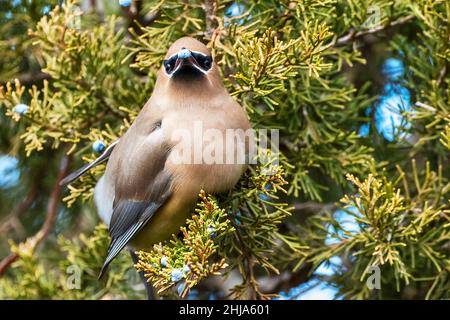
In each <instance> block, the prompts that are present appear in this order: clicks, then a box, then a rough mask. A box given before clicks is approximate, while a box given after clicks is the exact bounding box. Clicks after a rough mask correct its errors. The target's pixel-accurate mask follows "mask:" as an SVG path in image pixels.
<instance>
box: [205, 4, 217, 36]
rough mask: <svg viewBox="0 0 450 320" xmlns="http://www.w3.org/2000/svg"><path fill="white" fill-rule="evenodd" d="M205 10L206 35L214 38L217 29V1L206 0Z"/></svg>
mask: <svg viewBox="0 0 450 320" xmlns="http://www.w3.org/2000/svg"><path fill="white" fill-rule="evenodd" d="M203 10H204V11H205V15H206V35H207V36H208V37H212V35H213V34H214V32H215V31H216V28H217V18H216V12H217V2H216V1H215V0H205V2H204V4H203Z"/></svg>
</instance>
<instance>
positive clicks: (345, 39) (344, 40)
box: [333, 15, 415, 47]
mask: <svg viewBox="0 0 450 320" xmlns="http://www.w3.org/2000/svg"><path fill="white" fill-rule="evenodd" d="M414 18H415V17H414V16H413V15H409V16H406V17H401V18H398V19H397V20H393V21H390V22H388V23H387V24H385V25H380V26H377V27H375V28H372V29H368V30H363V31H358V32H356V31H354V30H353V31H351V32H349V33H348V34H346V35H345V36H342V37H340V38H337V39H336V41H335V42H334V44H333V46H334V47H340V46H343V45H346V44H348V43H350V42H352V41H354V40H356V39H358V38H361V37H363V36H366V35H369V34H374V33H378V32H380V31H383V30H386V29H388V28H392V27H395V26H398V25H401V24H405V23H407V22H409V21H411V20H413V19H414Z"/></svg>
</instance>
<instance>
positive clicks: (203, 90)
mask: <svg viewBox="0 0 450 320" xmlns="http://www.w3.org/2000/svg"><path fill="white" fill-rule="evenodd" d="M229 130H232V131H236V132H238V134H237V135H236V136H237V137H238V139H240V141H241V142H242V141H243V140H245V137H244V138H243V136H245V133H244V132H248V131H249V130H251V127H250V123H249V121H248V119H247V115H246V113H245V111H244V110H243V108H242V107H241V106H240V105H239V104H238V103H237V102H236V101H235V100H234V99H233V98H232V97H231V96H230V95H229V93H228V92H227V90H226V88H225V86H224V84H223V82H222V79H221V76H220V74H219V70H218V67H217V65H216V63H215V62H214V61H213V58H212V56H211V53H210V51H209V49H208V48H207V47H206V46H205V45H204V44H202V43H201V42H199V41H197V40H195V39H193V38H189V37H184V38H181V39H179V40H177V41H176V42H175V43H173V45H172V46H171V47H170V49H169V50H168V52H167V54H166V56H165V59H164V62H163V65H162V67H161V69H160V70H159V72H158V75H157V80H156V82H155V86H154V90H153V93H152V95H151V97H150V99H149V100H148V101H147V103H146V104H145V105H144V107H143V108H142V110H141V111H140V113H139V115H138V116H137V118H136V119H135V121H134V122H133V124H132V125H131V126H130V128H129V129H128V131H127V132H126V133H125V134H124V135H123V136H122V137H121V138H120V139H119V140H118V141H117V142H116V143H115V144H114V145H112V146H110V147H109V148H108V149H107V150H105V152H104V153H103V154H102V155H101V156H100V157H99V158H98V159H97V160H95V161H94V162H93V163H92V164H89V165H87V166H85V167H83V168H81V169H80V170H78V171H77V172H75V173H74V174H72V175H70V176H68V177H67V178H66V179H65V181H64V182H65V183H67V182H70V181H73V180H74V179H76V178H77V177H78V176H80V175H81V174H83V173H84V172H86V171H87V170H89V169H90V168H91V167H93V166H95V165H96V164H98V163H101V162H103V161H106V160H108V158H109V160H108V162H107V165H106V170H105V173H104V175H103V176H102V177H101V178H100V179H99V181H98V183H97V185H96V187H95V190H94V200H95V204H96V206H97V210H98V213H99V215H100V217H101V218H102V219H103V220H104V221H105V223H107V224H109V233H110V236H111V243H110V246H109V249H108V255H107V258H106V260H105V262H104V265H103V268H102V271H101V273H100V277H101V276H102V275H103V274H104V272H105V270H106V269H107V267H108V265H109V264H110V262H111V261H112V260H113V259H114V258H115V257H116V256H117V254H118V253H119V252H120V251H121V250H122V249H123V248H124V247H125V246H127V245H128V246H129V247H131V248H132V249H134V250H141V249H150V248H152V246H153V244H156V243H159V242H161V241H164V240H167V239H170V237H171V235H172V234H176V233H177V232H178V231H179V228H180V226H182V225H183V224H184V223H185V221H186V219H187V218H188V217H189V214H190V213H191V212H192V211H193V208H194V207H195V204H196V202H197V198H198V194H199V192H200V190H202V189H203V190H204V191H205V192H207V193H220V192H225V191H228V190H230V189H232V188H233V186H234V185H235V184H236V182H237V181H238V179H239V178H240V176H241V175H242V173H243V172H244V170H245V168H246V164H245V163H246V161H237V159H236V154H237V153H239V152H241V151H242V150H241V149H242V144H241V145H239V144H238V143H237V144H236V145H233V146H232V147H231V148H230V147H229V145H228V144H227V143H228V142H229V141H226V142H227V143H226V142H225V141H224V140H222V139H221V138H220V136H221V137H223V139H225V137H227V132H228V131H229ZM218 137H219V138H218ZM247 137H248V135H247ZM233 139H234V138H233ZM233 141H234V140H233ZM244 145H245V147H244V149H245V150H244V153H245V156H246V159H247V160H248V148H247V146H248V144H247V142H245V143H244ZM239 146H241V147H239ZM198 150H200V151H198ZM211 150H212V151H213V152H211ZM205 151H210V152H209V153H208V152H206V155H210V156H213V158H214V157H215V158H214V159H215V160H217V159H219V160H224V159H225V158H226V159H234V160H235V161H210V160H211V159H206V160H205V159H204V158H203V156H205ZM221 152H223V153H224V154H222V155H220V154H221ZM230 153H231V157H229V156H230ZM199 158H201V159H200V161H199ZM95 162H96V163H95Z"/></svg>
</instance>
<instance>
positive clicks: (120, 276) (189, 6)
mask: <svg viewBox="0 0 450 320" xmlns="http://www.w3.org/2000/svg"><path fill="white" fill-rule="evenodd" d="M85 2H86V1H83V2H82V3H80V2H77V1H74V0H67V1H63V2H61V3H60V1H40V0H36V1H31V2H28V1H3V2H2V3H1V4H0V9H1V10H0V26H1V27H0V31H1V32H0V49H1V51H2V52H3V53H4V54H2V59H1V61H0V84H1V87H0V110H1V113H0V152H1V153H3V154H8V155H10V156H13V157H16V158H17V159H18V161H19V162H18V166H19V168H20V172H21V175H20V180H19V182H20V183H19V185H18V186H15V187H9V188H8V189H7V188H3V187H0V191H1V192H0V230H2V232H1V234H0V239H1V242H0V256H1V257H3V256H5V257H11V260H14V262H13V263H12V264H11V266H10V267H9V268H5V270H6V269H7V270H6V272H5V273H4V274H3V275H1V278H0V297H2V298H20V299H38V298H41V299H55V298H57V299H58V298H61V299H107V298H120V299H132V298H143V297H144V292H143V290H142V288H141V287H140V286H139V285H138V282H139V279H138V278H137V273H136V272H135V270H133V269H134V268H132V262H131V260H130V258H129V256H128V254H127V253H126V252H123V253H122V254H121V255H120V256H119V259H117V261H116V260H115V261H114V262H113V263H112V264H111V268H110V270H109V273H108V275H107V277H106V279H104V280H102V281H98V280H97V275H98V272H99V270H100V268H101V266H102V263H103V259H104V257H105V255H106V251H107V245H108V236H107V228H106V226H104V225H102V224H99V220H98V218H97V217H96V215H95V210H94V206H93V201H92V195H93V188H94V186H95V184H96V181H97V180H98V179H99V178H100V176H101V175H102V173H103V171H104V169H105V165H100V166H98V167H96V168H95V169H93V170H91V171H90V172H89V173H88V174H86V175H85V176H83V177H82V178H81V179H80V180H78V181H77V182H74V183H73V184H72V185H70V186H69V188H68V189H67V190H61V189H60V188H58V187H57V186H58V181H59V180H60V179H61V175H64V174H65V173H67V171H68V170H69V167H70V168H71V169H74V168H76V167H79V166H81V165H82V164H84V163H86V162H89V161H92V160H93V159H95V158H96V157H97V156H98V153H97V151H98V144H99V143H100V144H102V145H105V146H108V145H110V144H111V143H112V142H114V141H115V140H117V139H118V138H119V137H120V136H121V135H122V134H123V133H124V132H125V131H126V130H127V128H128V127H129V126H130V124H131V123H132V121H133V120H134V118H135V117H136V116H137V113H138V112H139V110H140V109H141V107H142V106H143V105H144V104H145V102H146V101H147V99H148V98H149V96H150V94H151V92H152V89H153V86H154V83H155V78H156V72H157V71H158V70H159V68H160V67H161V63H162V60H163V57H164V55H165V53H166V51H167V49H168V47H169V46H170V45H171V44H172V43H173V42H174V41H175V40H176V39H178V38H179V37H182V36H185V35H190V36H194V37H197V38H198V39H199V40H201V41H203V42H204V43H206V44H207V45H208V47H210V48H211V50H212V52H213V55H214V58H215V61H216V63H217V64H218V65H219V67H220V72H221V74H222V77H223V79H224V82H225V85H226V87H227V89H228V90H229V92H230V93H231V94H232V95H233V97H234V98H235V99H236V100H237V101H238V102H239V103H240V104H241V105H242V106H243V108H245V110H246V111H247V113H248V116H249V118H250V120H251V123H252V125H253V127H254V128H255V129H257V130H261V129H278V130H279V132H280V137H279V144H280V146H279V150H278V151H279V154H276V153H273V154H259V156H260V157H261V158H264V159H265V160H266V161H263V162H262V163H261V164H259V165H254V166H250V167H249V168H248V170H247V171H246V173H245V174H244V176H243V177H242V178H241V180H240V181H239V183H238V184H237V186H236V187H235V188H234V190H232V191H230V192H229V193H227V194H222V195H215V196H214V197H213V196H212V195H207V194H205V193H204V192H201V193H200V196H199V202H198V206H197V210H196V212H195V213H194V215H193V216H192V218H190V219H188V221H187V222H186V226H184V227H182V228H181V230H180V233H179V234H177V235H173V239H172V240H171V241H167V242H165V243H161V244H157V245H155V246H154V248H153V250H152V251H150V252H139V253H138V256H139V262H138V263H137V264H136V266H135V267H136V268H137V269H138V270H141V271H142V272H144V274H145V276H146V277H147V278H148V279H149V280H150V281H151V282H152V283H153V285H154V287H155V289H156V290H157V291H158V292H159V294H161V296H162V297H177V298H185V297H187V296H189V294H192V293H193V292H200V295H199V296H200V297H203V298H204V297H208V295H209V294H210V293H212V292H216V293H217V291H218V292H219V293H220V294H221V296H222V297H227V298H235V299H246V298H254V299H270V298H273V297H274V296H276V294H277V293H279V292H280V291H288V290H289V289H290V288H293V287H295V286H298V285H300V284H302V283H307V282H308V281H311V280H314V279H318V280H320V281H324V282H326V283H327V284H329V285H330V286H332V287H334V288H336V292H337V294H336V298H339V297H340V298H345V299H369V298H370V299H387V298H391V299H399V298H400V299H401V298H404V299H407V298H408V299H412V298H414V299H417V298H420V299H448V298H450V250H449V245H450V211H449V210H450V204H449V191H450V184H449V178H450V173H449V172H448V170H447V167H448V163H449V160H448V154H449V149H450V123H449V119H450V117H449V115H450V106H449V102H450V80H449V76H448V74H449V70H448V69H449V68H450V64H449V63H450V39H449V33H450V3H449V2H448V1H445V0H387V1H386V0H383V1H381V0H380V1H378V0H349V1H341V0H295V1H294V0H282V1H272V0H262V1H254V0H248V1H229V0H223V1H222V0H203V1H172V0H157V1H156V0H148V1H132V2H131V4H130V6H123V7H119V5H118V4H114V5H113V4H112V2H109V1H93V2H92V3H97V7H90V6H89V5H87V4H86V3H87V2H86V3H85ZM27 30H28V31H27ZM389 57H396V58H399V59H401V60H402V61H403V63H404V65H405V69H406V73H405V77H401V78H395V79H392V83H393V84H394V85H402V86H405V87H406V88H408V90H409V92H410V94H411V102H412V103H413V104H414V107H413V108H411V110H409V111H405V113H404V114H403V116H404V117H405V118H406V119H407V120H408V122H409V123H410V125H408V126H405V127H404V128H402V130H403V131H404V132H405V134H404V135H400V136H398V137H395V139H393V140H392V141H388V140H386V139H385V138H384V137H383V134H381V132H378V130H379V128H377V126H376V124H375V111H376V110H375V109H376V106H377V101H378V100H379V99H378V95H379V94H381V93H382V85H383V82H384V80H383V75H382V74H381V65H382V63H383V60H385V59H386V58H389ZM366 122H369V124H370V133H369V134H368V135H366V136H363V135H362V134H360V133H358V132H359V128H360V127H361V125H363V124H365V123H366ZM94 144H96V145H97V146H96V147H94V146H93V145H94ZM276 156H278V160H279V161H278V162H277V161H276V160H277V158H276ZM268 159H269V161H267V160H268ZM267 172H270V173H271V174H269V175H268V174H267ZM199 192H200V190H199ZM58 199H64V204H61V205H60V206H58ZM338 213H340V214H342V213H345V215H346V216H347V217H349V218H351V219H352V221H353V222H352V223H353V226H352V228H349V227H348V224H347V223H344V222H343V221H342V220H341V219H339V217H338ZM41 225H44V227H48V228H44V231H43V229H42V228H41ZM96 225H97V226H96ZM40 228H41V229H40ZM49 229H51V230H49ZM80 234H81V235H80ZM84 234H91V235H90V236H85V235H84ZM8 239H12V240H10V241H9V242H7V240H8ZM6 243H9V245H5V244H6ZM336 258H337V260H336ZM5 261H6V260H3V262H2V263H4V262H5ZM336 261H338V263H336ZM324 265H327V266H330V267H331V268H332V269H333V273H332V274H331V275H321V274H318V273H317V272H316V271H317V270H318V269H319V268H321V267H322V266H324ZM74 266H75V267H74ZM374 267H376V268H379V270H380V275H381V288H380V289H373V288H372V289H371V288H370V286H368V285H367V283H368V282H370V281H371V275H372V273H371V270H374V269H373V268H374ZM49 270H50V271H49ZM74 272H75V273H76V272H80V279H81V282H80V283H79V284H80V288H79V289H76V288H75V289H74V287H73V285H74V283H75V284H76V281H75V280H74V279H75V278H73V277H72V276H73V275H74ZM236 278H237V279H238V280H237V281H236ZM226 279H228V280H226ZM73 281H75V282H73ZM229 283H232V288H231V289H230V288H229V285H228V284H229ZM69 287H70V288H69Z"/></svg>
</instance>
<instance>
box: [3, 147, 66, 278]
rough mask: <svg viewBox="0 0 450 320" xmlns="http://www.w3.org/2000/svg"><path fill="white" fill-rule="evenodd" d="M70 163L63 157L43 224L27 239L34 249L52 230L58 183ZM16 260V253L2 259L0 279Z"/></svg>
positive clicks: (58, 189) (59, 187)
mask: <svg viewBox="0 0 450 320" xmlns="http://www.w3.org/2000/svg"><path fill="white" fill-rule="evenodd" d="M71 163H72V156H70V155H65V156H64V157H63V159H62V160H61V165H60V168H59V171H58V176H57V178H56V181H55V184H54V187H53V190H52V193H51V194H50V199H49V201H48V204H47V213H46V217H45V221H44V224H43V225H42V227H41V229H40V230H39V231H38V232H37V233H36V234H35V235H34V236H33V237H32V238H29V239H28V240H31V242H32V243H33V246H34V248H36V247H37V246H38V245H39V244H40V243H41V242H42V241H43V240H44V239H45V238H46V237H47V236H48V235H49V234H50V231H51V230H52V229H53V226H54V225H55V221H56V217H57V215H58V204H59V196H60V194H61V189H62V186H60V185H59V182H60V181H61V180H62V179H63V178H64V177H65V176H66V175H67V173H68V172H69V168H70V165H71ZM28 240H27V241H28ZM17 259H19V255H18V254H17V253H11V254H10V255H9V256H7V257H6V258H4V259H3V260H2V261H1V262H0V277H1V276H2V275H3V274H4V273H5V272H6V270H8V268H9V267H10V266H11V264H12V263H13V262H15V261H16V260H17Z"/></svg>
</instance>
